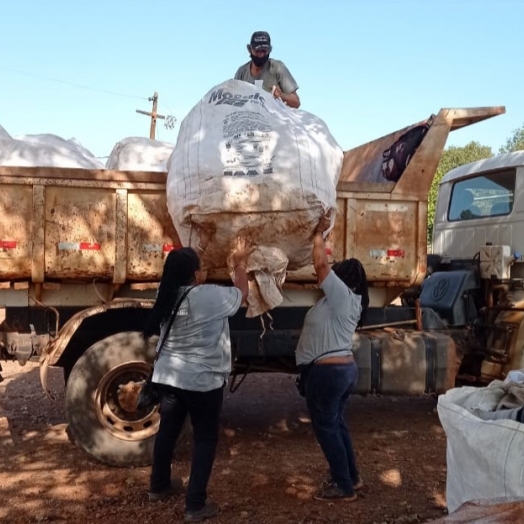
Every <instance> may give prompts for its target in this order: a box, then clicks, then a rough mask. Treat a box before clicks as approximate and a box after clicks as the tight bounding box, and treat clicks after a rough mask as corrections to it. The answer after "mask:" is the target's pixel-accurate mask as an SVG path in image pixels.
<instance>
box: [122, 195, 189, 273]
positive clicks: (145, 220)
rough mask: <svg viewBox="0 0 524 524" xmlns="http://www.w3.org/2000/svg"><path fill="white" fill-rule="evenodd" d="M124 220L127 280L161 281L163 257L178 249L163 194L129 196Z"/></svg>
mask: <svg viewBox="0 0 524 524" xmlns="http://www.w3.org/2000/svg"><path fill="white" fill-rule="evenodd" d="M127 216H128V218H127V228H128V231H127V232H128V254H127V256H128V263H127V277H128V279H130V280H140V281H151V280H160V277H161V275H162V268H163V265H164V259H165V255H166V254H167V253H168V252H169V250H170V249H173V248H177V247H180V245H181V244H180V239H179V238H178V235H177V233H176V231H175V228H174V226H173V222H172V221H171V218H170V216H169V214H168V212H167V203H166V196H165V194H164V193H160V192H159V193H146V192H141V193H129V195H128V212H127Z"/></svg>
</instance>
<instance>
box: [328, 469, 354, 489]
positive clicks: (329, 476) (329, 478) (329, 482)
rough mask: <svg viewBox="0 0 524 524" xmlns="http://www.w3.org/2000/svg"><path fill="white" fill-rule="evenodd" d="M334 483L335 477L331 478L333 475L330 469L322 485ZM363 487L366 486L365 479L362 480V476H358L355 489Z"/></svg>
mask: <svg viewBox="0 0 524 524" xmlns="http://www.w3.org/2000/svg"><path fill="white" fill-rule="evenodd" d="M332 483H333V479H332V478H331V475H330V474H329V471H328V474H327V476H326V478H325V479H324V481H323V482H322V485H323V486H326V485H328V484H332ZM363 487H364V481H363V480H362V477H358V480H357V481H356V482H354V483H353V490H354V491H360V490H361V489H362V488H363Z"/></svg>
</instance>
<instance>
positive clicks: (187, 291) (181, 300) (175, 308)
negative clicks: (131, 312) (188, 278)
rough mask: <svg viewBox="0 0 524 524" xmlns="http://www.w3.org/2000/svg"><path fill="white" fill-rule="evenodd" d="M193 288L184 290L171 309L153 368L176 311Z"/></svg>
mask: <svg viewBox="0 0 524 524" xmlns="http://www.w3.org/2000/svg"><path fill="white" fill-rule="evenodd" d="M193 287H194V286H191V287H190V288H189V289H186V290H185V291H184V292H183V293H182V295H181V296H180V299H179V300H178V302H177V303H176V305H175V307H174V308H173V311H171V315H169V319H168V321H167V325H166V329H165V330H164V335H163V336H162V340H161V341H160V343H159V345H158V351H157V352H156V356H155V360H154V362H153V367H154V366H155V364H156V361H157V360H158V357H159V356H160V352H161V351H162V348H163V347H164V342H165V341H166V338H167V335H168V334H169V330H170V329H171V326H172V325H173V322H174V321H175V318H176V315H177V313H178V310H179V309H180V306H181V305H182V302H183V301H184V299H185V298H186V297H187V295H188V293H189V292H190V291H191V290H192V289H193Z"/></svg>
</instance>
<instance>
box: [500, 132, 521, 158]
mask: <svg viewBox="0 0 524 524" xmlns="http://www.w3.org/2000/svg"><path fill="white" fill-rule="evenodd" d="M523 149H524V126H522V127H520V128H519V129H515V131H513V135H512V136H510V137H509V138H508V139H507V140H506V145H504V146H502V147H501V148H500V149H499V153H512V152H513V151H520V150H523Z"/></svg>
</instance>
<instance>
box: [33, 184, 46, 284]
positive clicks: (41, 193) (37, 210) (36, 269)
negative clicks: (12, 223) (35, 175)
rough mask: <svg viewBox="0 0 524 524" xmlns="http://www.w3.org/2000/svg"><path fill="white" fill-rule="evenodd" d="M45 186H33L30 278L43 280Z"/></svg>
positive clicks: (37, 280) (36, 281)
mask: <svg viewBox="0 0 524 524" xmlns="http://www.w3.org/2000/svg"><path fill="white" fill-rule="evenodd" d="M44 202H45V187H44V186H33V234H32V237H33V238H32V240H33V249H32V260H31V280H32V281H33V282H35V283H41V282H43V281H44V273H45V205H44Z"/></svg>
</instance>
